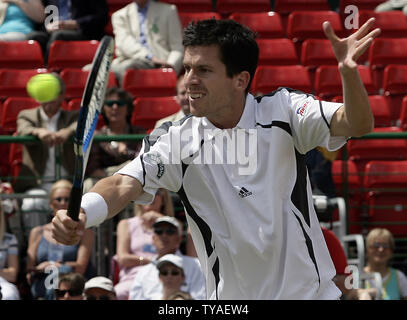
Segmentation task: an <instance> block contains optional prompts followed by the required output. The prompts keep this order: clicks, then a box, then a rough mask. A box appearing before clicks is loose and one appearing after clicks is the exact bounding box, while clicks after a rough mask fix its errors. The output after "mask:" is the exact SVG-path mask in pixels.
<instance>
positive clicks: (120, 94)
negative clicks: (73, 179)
mask: <svg viewBox="0 0 407 320" xmlns="http://www.w3.org/2000/svg"><path fill="white" fill-rule="evenodd" d="M132 113H133V97H132V96H131V95H130V94H129V93H128V92H127V91H125V90H123V89H121V88H116V87H112V88H109V89H107V92H106V95H105V102H104V106H103V109H102V117H103V122H104V125H103V126H102V127H101V128H100V130H97V131H96V132H95V134H99V135H107V136H110V135H121V134H145V133H146V130H145V129H144V128H142V127H139V126H135V125H132V124H131V115H132ZM141 144H142V142H141V140H131V141H105V142H99V143H92V149H91V155H92V156H91V157H89V160H88V164H87V167H86V173H85V175H86V176H88V177H90V178H88V179H86V180H85V182H84V192H85V191H87V190H89V189H90V188H91V187H92V186H93V184H94V183H95V182H96V181H97V180H98V179H100V178H103V177H106V176H110V175H112V174H113V173H114V172H116V171H117V170H118V169H120V168H122V167H123V166H124V165H126V164H127V163H129V162H130V161H131V160H133V159H134V158H135V157H136V156H137V155H138V153H139V151H140V148H141Z"/></svg>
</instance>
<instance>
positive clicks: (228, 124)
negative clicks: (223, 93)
mask: <svg viewBox="0 0 407 320" xmlns="http://www.w3.org/2000/svg"><path fill="white" fill-rule="evenodd" d="M245 104H246V95H244V96H242V97H241V98H238V99H236V100H235V101H233V103H231V104H230V106H229V107H226V108H222V110H221V111H220V112H219V113H218V114H216V115H213V116H208V117H207V118H208V120H209V121H210V122H211V123H212V124H213V125H214V126H215V127H217V128H219V129H230V128H234V127H236V125H237V124H238V123H239V121H240V118H241V117H242V115H243V111H244V107H245Z"/></svg>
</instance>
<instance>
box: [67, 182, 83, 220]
mask: <svg viewBox="0 0 407 320" xmlns="http://www.w3.org/2000/svg"><path fill="white" fill-rule="evenodd" d="M81 200H82V188H78V187H75V186H73V187H72V189H71V194H70V196H69V204H68V216H69V217H71V218H72V220H75V221H78V220H79V211H80V209H81Z"/></svg>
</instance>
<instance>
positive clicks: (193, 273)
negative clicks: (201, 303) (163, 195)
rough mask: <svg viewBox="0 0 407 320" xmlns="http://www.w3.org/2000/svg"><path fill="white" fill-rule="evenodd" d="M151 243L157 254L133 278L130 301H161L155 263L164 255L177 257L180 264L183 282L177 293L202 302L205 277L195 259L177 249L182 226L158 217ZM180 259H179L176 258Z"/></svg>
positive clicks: (161, 292)
mask: <svg viewBox="0 0 407 320" xmlns="http://www.w3.org/2000/svg"><path fill="white" fill-rule="evenodd" d="M153 230H154V235H153V243H154V246H155V248H156V250H157V255H156V256H155V258H154V259H152V261H151V263H149V264H147V265H145V266H143V267H141V268H140V269H139V271H138V272H137V274H136V276H135V277H134V280H133V283H132V285H131V289H130V295H129V300H161V299H162V298H163V290H164V289H163V283H162V281H161V279H160V275H159V270H158V269H157V263H159V261H161V260H160V259H162V258H163V257H164V256H166V255H171V256H176V257H177V259H176V260H177V261H182V263H178V265H179V264H181V265H182V269H183V273H184V279H183V281H182V284H181V285H180V288H179V289H180V290H182V291H185V292H188V293H190V295H191V296H192V297H193V298H194V299H195V300H202V299H205V295H206V288H205V278H204V275H203V273H202V270H201V266H200V264H199V261H198V259H197V258H194V257H190V256H186V255H183V254H182V253H181V251H180V250H179V246H180V244H181V241H182V225H181V224H180V223H179V222H178V220H177V219H176V218H174V217H169V216H164V217H161V218H158V219H157V220H156V221H155V222H154V224H153ZM178 258H179V259H178Z"/></svg>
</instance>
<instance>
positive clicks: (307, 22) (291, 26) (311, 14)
mask: <svg viewBox="0 0 407 320" xmlns="http://www.w3.org/2000/svg"><path fill="white" fill-rule="evenodd" d="M324 21H329V22H330V23H331V25H332V28H333V29H334V31H335V33H336V34H337V35H338V36H340V35H342V34H343V32H344V31H343V28H342V23H341V20H340V17H339V14H337V13H336V12H334V11H296V12H292V13H290V15H289V16H288V22H287V36H288V37H289V38H290V39H293V41H295V42H298V41H301V42H302V41H303V40H305V39H308V38H314V39H326V36H325V33H324V31H323V29H322V23H323V22H324Z"/></svg>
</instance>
